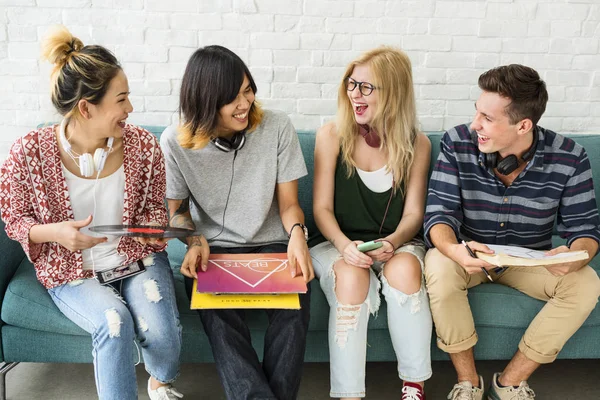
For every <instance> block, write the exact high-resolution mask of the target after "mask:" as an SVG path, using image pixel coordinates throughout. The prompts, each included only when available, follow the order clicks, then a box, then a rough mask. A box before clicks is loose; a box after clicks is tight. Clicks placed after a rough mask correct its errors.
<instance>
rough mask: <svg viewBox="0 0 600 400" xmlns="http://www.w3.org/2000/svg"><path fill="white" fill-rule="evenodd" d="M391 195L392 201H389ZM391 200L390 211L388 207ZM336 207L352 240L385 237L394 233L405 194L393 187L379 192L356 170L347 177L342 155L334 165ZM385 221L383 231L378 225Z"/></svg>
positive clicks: (336, 216)
mask: <svg viewBox="0 0 600 400" xmlns="http://www.w3.org/2000/svg"><path fill="white" fill-rule="evenodd" d="M390 196H391V201H390ZM388 202H390V205H389V209H388V212H387V215H385V210H386V208H387V207H388ZM333 210H334V215H335V219H336V220H337V222H338V224H339V226H340V229H341V230H342V232H344V235H346V236H347V237H348V238H349V239H350V240H362V241H365V242H368V241H370V240H374V239H379V238H382V237H386V236H388V235H389V234H391V233H393V232H394V231H395V230H396V228H397V227H398V224H399V223H400V219H401V218H402V212H403V210H404V197H403V196H402V194H401V191H399V190H396V191H394V188H393V187H392V188H390V189H389V190H387V191H385V192H382V193H376V192H373V191H371V190H370V189H369V188H368V187H367V186H366V185H365V184H364V183H363V181H362V179H361V178H360V176H359V175H358V173H356V171H354V173H353V174H352V176H350V177H349V178H348V176H347V173H346V167H345V166H344V163H343V161H342V157H341V155H340V156H339V157H338V159H337V164H336V168H335V189H334V200H333ZM384 215H385V221H383V227H382V229H381V233H380V232H379V227H380V226H381V222H382V220H383V218H384ZM324 241H325V238H324V237H323V235H318V236H317V237H315V238H314V243H311V246H312V245H316V244H319V243H321V242H324Z"/></svg>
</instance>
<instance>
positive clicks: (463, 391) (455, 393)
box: [448, 382, 473, 400]
mask: <svg viewBox="0 0 600 400" xmlns="http://www.w3.org/2000/svg"><path fill="white" fill-rule="evenodd" d="M448 400H473V386H471V385H467V384H464V383H463V382H460V383H457V384H456V385H454V387H453V388H452V390H451V391H450V393H449V394H448Z"/></svg>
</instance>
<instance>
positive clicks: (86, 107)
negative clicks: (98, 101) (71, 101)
mask: <svg viewBox="0 0 600 400" xmlns="http://www.w3.org/2000/svg"><path fill="white" fill-rule="evenodd" d="M90 106H93V104H91V103H90V102H89V101H87V100H85V99H82V100H79V102H78V103H77V110H79V115H81V116H82V117H83V118H85V119H90V118H91V117H92V116H91V114H90Z"/></svg>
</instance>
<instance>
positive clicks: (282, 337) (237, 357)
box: [185, 244, 310, 400]
mask: <svg viewBox="0 0 600 400" xmlns="http://www.w3.org/2000/svg"><path fill="white" fill-rule="evenodd" d="M210 251H211V253H214V254H221V253H229V254H231V253H286V252H287V246H286V245H284V244H271V245H266V246H261V247H252V248H248V247H244V248H218V247H213V248H211V250H210ZM185 281H186V288H187V290H188V295H189V294H191V291H192V283H193V280H192V279H189V278H186V279H185ZM300 307H301V309H300V310H264V311H265V312H266V313H267V317H268V318H269V326H268V328H267V331H266V333H265V349H264V354H263V362H262V365H261V363H260V362H259V360H258V356H257V354H256V351H255V350H254V348H253V347H252V342H251V338H250V330H249V329H248V325H246V321H245V313H244V310H234V309H230V310H199V314H200V318H201V320H202V324H203V325H204V330H205V331H206V335H207V336H208V339H209V340H210V345H211V347H212V352H213V356H214V359H215V363H216V366H217V371H218V372H219V377H220V378H221V382H222V383H223V388H224V389H225V395H226V396H227V399H229V400H233V399H235V400H238V399H239V400H242V399H244V400H259V399H260V400H267V399H268V400H293V399H295V398H296V397H297V395H298V390H299V388H300V379H301V377H302V364H303V363H304V351H305V348H306V332H307V331H308V320H309V317H310V286H309V291H308V292H307V293H306V294H301V295H300Z"/></svg>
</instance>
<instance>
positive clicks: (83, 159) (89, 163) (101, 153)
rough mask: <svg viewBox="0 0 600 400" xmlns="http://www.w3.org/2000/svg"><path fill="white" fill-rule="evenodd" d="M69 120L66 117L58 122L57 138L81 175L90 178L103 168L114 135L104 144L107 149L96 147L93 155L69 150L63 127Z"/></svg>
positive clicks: (69, 146)
mask: <svg viewBox="0 0 600 400" xmlns="http://www.w3.org/2000/svg"><path fill="white" fill-rule="evenodd" d="M68 122H69V120H68V119H67V118H65V119H63V120H62V122H61V123H60V131H59V139H60V143H61V144H62V147H63V148H64V149H65V151H66V152H67V154H68V155H69V157H71V158H72V159H73V161H75V164H77V166H78V167H79V172H80V173H81V175H82V176H84V177H86V178H90V177H92V176H94V173H95V172H97V173H98V174H99V173H100V171H102V169H103V168H104V164H105V163H106V159H107V158H108V155H109V154H110V152H111V151H112V146H113V141H114V140H115V138H114V137H109V138H108V141H107V142H106V145H107V146H108V150H105V148H104V147H102V148H99V149H96V151H95V152H94V156H93V157H92V155H91V154H90V153H84V154H81V155H80V154H77V153H75V152H74V151H73V150H71V143H69V141H68V140H67V137H66V136H65V128H66V127H67V123H68Z"/></svg>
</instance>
